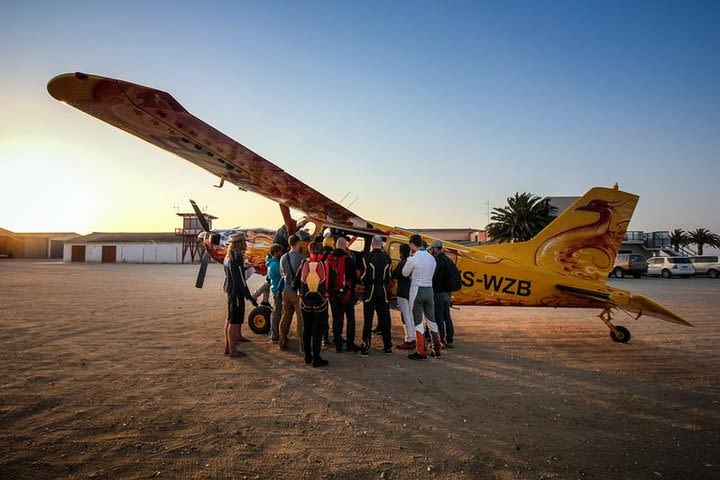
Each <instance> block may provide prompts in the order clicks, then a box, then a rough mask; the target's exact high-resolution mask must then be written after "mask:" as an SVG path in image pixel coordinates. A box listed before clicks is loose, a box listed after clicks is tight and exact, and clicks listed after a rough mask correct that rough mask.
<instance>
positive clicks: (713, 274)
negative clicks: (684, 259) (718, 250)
mask: <svg viewBox="0 0 720 480" xmlns="http://www.w3.org/2000/svg"><path fill="white" fill-rule="evenodd" d="M690 260H692V262H693V266H694V267H695V274H696V275H707V276H708V277H710V278H718V273H720V262H718V260H720V259H719V258H718V256H717V255H698V256H695V257H690Z"/></svg>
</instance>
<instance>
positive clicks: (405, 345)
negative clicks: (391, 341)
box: [395, 342, 415, 350]
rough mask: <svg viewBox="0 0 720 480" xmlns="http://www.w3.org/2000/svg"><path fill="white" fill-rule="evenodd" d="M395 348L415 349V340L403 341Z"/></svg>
mask: <svg viewBox="0 0 720 480" xmlns="http://www.w3.org/2000/svg"><path fill="white" fill-rule="evenodd" d="M395 348H397V349H398V350H415V342H403V343H401V344H400V345H397V346H396V347H395Z"/></svg>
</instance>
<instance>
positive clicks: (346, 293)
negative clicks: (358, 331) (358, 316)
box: [325, 237, 356, 353]
mask: <svg viewBox="0 0 720 480" xmlns="http://www.w3.org/2000/svg"><path fill="white" fill-rule="evenodd" d="M335 247H336V248H335V249H334V250H333V251H332V253H331V254H330V255H329V256H328V257H327V258H326V260H325V266H326V269H327V278H328V295H329V298H330V310H331V311H332V319H333V321H332V330H333V342H334V343H335V351H336V352H337V353H340V352H342V350H343V342H342V333H343V323H344V318H347V330H346V335H347V337H346V339H347V340H346V345H347V349H348V351H351V352H354V351H355V295H354V292H355V283H356V276H355V270H356V269H355V260H354V259H353V257H352V256H351V255H350V254H349V253H348V252H347V240H346V239H345V237H338V239H337V243H336V245H335Z"/></svg>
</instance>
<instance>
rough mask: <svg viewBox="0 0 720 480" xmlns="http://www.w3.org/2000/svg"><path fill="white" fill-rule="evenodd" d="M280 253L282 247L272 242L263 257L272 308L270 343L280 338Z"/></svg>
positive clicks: (281, 252)
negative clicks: (264, 257)
mask: <svg viewBox="0 0 720 480" xmlns="http://www.w3.org/2000/svg"><path fill="white" fill-rule="evenodd" d="M282 254H283V248H282V247H281V246H280V245H278V244H277V243H273V244H272V246H271V247H270V253H269V254H268V257H267V259H265V264H266V265H267V268H268V275H267V278H268V280H269V281H270V292H271V293H272V298H273V310H272V313H271V314H270V341H271V342H272V343H277V342H278V341H279V340H280V314H281V313H282V290H281V289H280V282H281V280H282V274H281V273H280V257H281V256H282Z"/></svg>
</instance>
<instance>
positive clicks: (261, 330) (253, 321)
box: [248, 304, 272, 335]
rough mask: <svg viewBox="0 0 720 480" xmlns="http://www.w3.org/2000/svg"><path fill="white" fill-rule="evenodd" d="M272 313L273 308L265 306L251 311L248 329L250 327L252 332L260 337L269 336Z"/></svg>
mask: <svg viewBox="0 0 720 480" xmlns="http://www.w3.org/2000/svg"><path fill="white" fill-rule="evenodd" d="M271 313H272V308H270V307H269V306H267V305H263V304H260V305H258V306H257V307H255V308H253V309H252V310H250V313H249V314H248V327H250V330H252V332H253V333H256V334H258V335H263V334H267V333H268V332H269V331H270V314H271Z"/></svg>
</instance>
